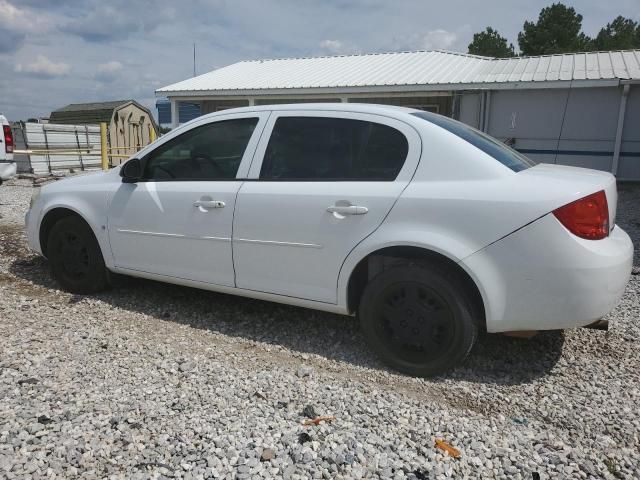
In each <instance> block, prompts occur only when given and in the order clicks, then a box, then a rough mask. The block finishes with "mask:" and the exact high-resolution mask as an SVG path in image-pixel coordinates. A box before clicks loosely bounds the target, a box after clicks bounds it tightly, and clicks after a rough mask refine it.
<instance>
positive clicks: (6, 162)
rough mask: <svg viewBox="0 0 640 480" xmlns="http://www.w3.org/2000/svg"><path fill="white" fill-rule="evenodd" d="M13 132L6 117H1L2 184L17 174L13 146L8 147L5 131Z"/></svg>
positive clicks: (0, 173)
mask: <svg viewBox="0 0 640 480" xmlns="http://www.w3.org/2000/svg"><path fill="white" fill-rule="evenodd" d="M6 128H8V129H9V131H10V130H11V125H10V124H9V121H8V120H7V118H6V117H5V116H4V115H0V129H2V130H3V131H2V132H0V184H1V183H2V182H3V181H5V180H9V179H10V178H12V177H13V176H14V175H15V174H16V162H14V161H13V144H12V145H11V146H10V147H7V145H6V143H7V142H6V139H5V135H4V130H5V129H6Z"/></svg>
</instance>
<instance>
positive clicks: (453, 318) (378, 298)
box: [359, 264, 480, 377]
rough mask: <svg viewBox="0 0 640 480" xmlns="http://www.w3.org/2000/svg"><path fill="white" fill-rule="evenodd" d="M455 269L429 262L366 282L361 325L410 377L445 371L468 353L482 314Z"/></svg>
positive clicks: (369, 339) (377, 347) (369, 338)
mask: <svg viewBox="0 0 640 480" xmlns="http://www.w3.org/2000/svg"><path fill="white" fill-rule="evenodd" d="M477 310H478V307H477V306H476V305H475V303H474V301H473V297H472V295H471V294H470V292H469V291H468V286H467V284H466V283H465V282H464V281H462V279H461V278H459V276H458V275H457V274H456V272H452V271H448V270H447V269H444V268H442V267H437V266H430V265H428V264H425V265H422V264H413V265H403V266H397V267H393V268H390V269H388V270H385V271H383V272H382V273H380V274H379V275H377V276H376V277H375V278H373V279H372V280H371V281H370V282H369V284H368V285H367V286H366V288H365V291H364V293H363V295H362V298H361V301H360V308H359V316H360V324H361V327H362V330H363V333H364V336H365V338H366V339H367V342H368V343H369V345H370V346H371V348H372V349H373V350H374V351H375V352H376V353H377V354H378V355H379V356H380V357H381V358H382V360H383V361H384V362H385V363H387V364H388V365H390V366H391V367H393V368H395V369H396V370H399V371H401V372H403V373H407V374H409V375H413V376H421V377H426V376H431V375H437V374H440V373H443V372H445V371H447V370H449V369H450V368H452V367H454V366H455V365H457V364H458V363H460V362H461V361H462V360H464V358H465V357H466V356H467V355H468V353H469V352H470V351H471V348H472V347H473V344H474V342H475V340H476V337H477V335H478V324H479V318H480V314H479V312H478V311H477Z"/></svg>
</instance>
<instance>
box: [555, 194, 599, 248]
mask: <svg viewBox="0 0 640 480" xmlns="http://www.w3.org/2000/svg"><path fill="white" fill-rule="evenodd" d="M553 214H554V215H555V216H556V218H557V219H558V220H560V223H562V225H564V226H565V227H566V229H567V230H569V231H570V232H571V233H573V234H574V235H577V236H578V237H580V238H586V239H587V240H601V239H603V238H605V237H606V236H608V235H609V206H608V205H607V195H606V194H605V193H604V190H600V191H599V192H596V193H593V194H591V195H587V196H586V197H584V198H581V199H580V200H576V201H575V202H571V203H568V204H567V205H565V206H564V207H560V208H558V209H556V210H554V211H553Z"/></svg>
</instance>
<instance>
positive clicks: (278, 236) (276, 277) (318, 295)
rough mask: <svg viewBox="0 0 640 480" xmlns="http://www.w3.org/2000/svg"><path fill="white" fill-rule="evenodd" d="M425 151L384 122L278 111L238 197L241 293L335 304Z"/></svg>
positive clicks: (398, 126)
mask: <svg viewBox="0 0 640 480" xmlns="http://www.w3.org/2000/svg"><path fill="white" fill-rule="evenodd" d="M269 133H270V135H269ZM420 150H421V144H420V137H419V135H418V134H417V133H416V131H415V130H414V129H413V128H412V127H410V126H408V125H407V124H404V123H403V122H400V121H397V120H393V119H389V118H386V117H380V116H376V115H364V114H352V113H349V112H331V111H327V112H301V111H295V112H273V113H272V116H271V117H270V119H269V122H268V124H267V127H266V128H265V133H264V135H263V140H262V141H261V144H260V146H259V147H258V150H257V152H256V158H255V160H254V162H253V164H252V166H251V171H250V173H249V177H250V179H249V181H247V182H245V183H244V184H243V185H242V187H241V189H240V191H239V193H238V202H237V205H236V218H235V221H234V233H233V250H234V265H235V269H236V284H237V286H238V287H240V288H245V289H249V290H257V291H261V292H268V293H275V294H280V295H286V296H292V297H296V298H304V299H308V300H315V301H320V302H327V303H336V301H337V295H336V292H337V279H338V274H339V272H340V267H341V266H342V263H343V261H344V260H345V258H346V257H347V255H348V254H349V252H350V251H351V250H352V249H353V248H354V247H355V246H356V245H357V244H358V243H359V242H361V241H362V240H363V239H364V238H365V237H367V236H368V235H370V234H371V233H372V232H373V231H374V230H375V229H376V228H378V226H379V225H380V224H381V223H382V221H383V220H384V218H385V217H386V215H387V214H388V213H389V211H390V210H391V208H392V207H393V204H394V203H395V201H396V199H397V198H398V197H399V195H400V194H401V193H402V190H403V189H404V188H405V187H406V185H407V184H408V182H409V181H410V179H411V176H412V175H413V173H414V171H415V169H416V167H417V164H418V159H419V156H420Z"/></svg>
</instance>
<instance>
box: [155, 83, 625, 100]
mask: <svg viewBox="0 0 640 480" xmlns="http://www.w3.org/2000/svg"><path fill="white" fill-rule="evenodd" d="M620 83H621V80H620V79H617V78H616V79H589V80H556V81H539V82H535V81H532V82H495V83H488V82H487V83H455V84H426V85H370V86H357V87H309V88H273V89H252V90H251V89H242V90H240V89H238V90H235V89H224V90H164V89H161V90H156V92H155V94H156V97H169V98H184V97H188V98H191V99H196V100H197V99H202V100H205V99H210V98H229V97H273V96H280V97H283V98H290V97H296V98H298V97H302V98H304V97H309V98H313V96H322V97H327V96H329V95H331V96H336V97H345V96H347V97H350V96H354V95H357V96H365V95H387V94H405V95H424V94H426V93H427V94H429V95H436V94H437V95H451V94H453V92H459V91H468V90H478V91H486V90H539V89H557V88H590V87H591V88H594V87H617V86H619V85H620Z"/></svg>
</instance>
